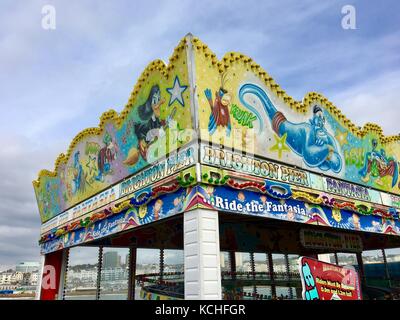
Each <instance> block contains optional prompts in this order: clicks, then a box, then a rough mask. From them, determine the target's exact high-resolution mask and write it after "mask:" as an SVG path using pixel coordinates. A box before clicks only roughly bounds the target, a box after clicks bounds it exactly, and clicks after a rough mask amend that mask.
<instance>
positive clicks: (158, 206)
mask: <svg viewBox="0 0 400 320" xmlns="http://www.w3.org/2000/svg"><path fill="white" fill-rule="evenodd" d="M398 159H400V137H399V136H391V137H385V136H384V135H383V133H382V129H381V128H380V127H379V126H377V125H375V124H370V123H368V124H366V125H365V126H364V127H363V128H359V127H357V126H356V125H354V124H353V123H352V122H351V121H350V120H349V119H347V118H346V116H345V115H344V114H343V113H342V112H341V111H340V110H339V109H338V108H337V107H336V106H334V105H333V104H332V103H331V102H330V101H329V100H328V99H327V98H325V97H324V96H323V95H322V94H319V93H315V92H311V93H308V94H306V95H305V97H304V99H303V100H302V101H296V100H294V99H293V98H291V97H290V96H289V95H288V94H287V93H286V92H285V91H284V90H283V89H282V88H281V87H280V86H279V85H278V84H277V83H275V81H274V80H273V79H272V78H271V77H270V76H269V74H268V73H267V72H266V71H265V70H263V69H262V67H260V66H259V65H258V64H257V63H256V62H254V61H253V60H252V59H251V58H249V57H247V56H245V55H244V54H241V53H236V52H230V53H227V54H226V55H225V56H224V57H223V58H222V59H221V60H218V59H217V57H216V55H215V54H214V53H213V52H212V51H211V50H210V49H209V48H208V47H207V45H205V44H204V43H202V42H201V41H200V40H199V39H198V38H196V37H193V36H192V35H190V34H189V35H187V36H186V37H184V38H183V39H182V40H181V41H180V43H179V44H178V46H177V47H176V48H175V50H174V52H173V54H172V56H171V57H170V59H169V61H168V64H167V65H165V64H164V62H162V61H160V60H155V61H153V62H151V63H150V64H149V65H148V66H147V67H146V68H145V69H144V71H143V73H142V74H141V76H140V78H139V80H138V81H137V83H136V85H135V87H134V89H133V91H132V94H131V96H130V97H129V99H128V102H127V104H126V106H125V108H124V109H123V110H122V111H121V112H120V113H118V112H117V111H114V110H109V111H107V112H105V113H103V114H102V115H101V117H100V123H99V126H98V127H96V128H88V129H85V130H83V131H82V132H80V133H79V134H78V135H76V137H75V138H74V139H73V141H72V142H71V144H70V146H69V148H68V149H67V152H66V153H65V154H61V155H60V156H59V157H58V158H57V160H56V162H55V168H54V170H53V171H48V170H42V171H41V172H40V173H39V176H38V179H37V180H36V181H34V182H33V186H34V190H35V194H36V198H37V203H38V207H39V213H40V218H41V221H42V228H41V237H40V243H41V248H42V253H48V252H52V251H55V250H59V249H62V248H67V247H70V246H74V245H78V244H83V243H85V242H90V241H93V240H95V239H100V238H104V237H107V236H109V235H111V234H115V233H118V232H121V231H124V230H129V229H132V228H136V227H138V226H141V225H145V224H148V223H152V222H153V221H156V220H161V219H164V218H167V217H169V216H172V215H176V214H179V213H182V212H185V211H187V210H191V209H193V208H197V207H202V208H210V209H213V210H218V211H226V212H227V213H235V214H244V215H254V216H260V217H266V218H270V219H280V220H287V221H295V222H297V223H303V224H313V225H323V226H328V227H332V228H336V229H342V230H343V229H346V230H357V231H360V232H369V233H380V234H388V235H391V236H392V237H395V236H398V235H400V222H399V220H398V211H399V210H400V182H399V162H398Z"/></svg>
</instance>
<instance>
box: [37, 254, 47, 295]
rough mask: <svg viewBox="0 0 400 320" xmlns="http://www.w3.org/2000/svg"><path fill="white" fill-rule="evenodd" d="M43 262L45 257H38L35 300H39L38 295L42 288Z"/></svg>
mask: <svg viewBox="0 0 400 320" xmlns="http://www.w3.org/2000/svg"><path fill="white" fill-rule="evenodd" d="M44 261H45V257H44V255H42V256H41V257H40V267H39V272H38V276H39V277H38V278H39V279H38V283H37V286H36V292H35V300H40V295H41V293H42V290H41V288H42V279H43V277H42V276H41V275H42V274H43V269H44Z"/></svg>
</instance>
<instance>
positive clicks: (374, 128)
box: [192, 37, 400, 144]
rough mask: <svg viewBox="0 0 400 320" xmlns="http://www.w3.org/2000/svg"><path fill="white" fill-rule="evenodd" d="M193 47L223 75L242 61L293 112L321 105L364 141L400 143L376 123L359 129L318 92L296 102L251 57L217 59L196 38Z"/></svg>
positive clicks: (231, 55)
mask: <svg viewBox="0 0 400 320" xmlns="http://www.w3.org/2000/svg"><path fill="white" fill-rule="evenodd" d="M192 43H193V47H194V49H195V50H197V52H198V53H200V54H204V56H205V57H206V58H207V59H209V60H211V63H212V65H217V66H218V69H219V72H220V73H221V74H222V73H224V72H226V71H227V70H228V69H229V67H230V66H232V65H233V64H234V63H235V62H238V61H241V62H244V63H246V64H248V65H249V67H250V68H251V70H252V71H253V72H254V73H255V74H256V75H257V72H258V77H259V79H260V80H262V81H263V82H264V84H265V85H266V86H267V87H268V88H269V89H270V90H271V91H272V92H274V93H275V94H276V95H277V97H278V98H280V99H282V100H283V102H284V103H285V104H286V105H288V106H289V107H290V108H291V109H292V110H295V111H297V112H298V113H304V114H305V113H307V112H308V111H309V110H310V108H311V105H313V104H314V103H319V104H320V105H322V106H323V107H324V108H325V109H326V110H328V111H329V112H330V114H331V115H332V116H333V118H335V119H336V120H337V121H338V122H339V123H341V124H342V126H343V127H344V128H346V129H347V130H349V131H350V132H351V133H352V134H353V135H355V136H356V137H358V138H360V139H362V138H363V137H364V136H365V135H367V134H368V133H375V134H377V136H378V139H379V141H380V143H381V144H386V143H390V142H400V134H399V135H395V136H384V135H383V130H382V128H381V127H380V126H378V125H377V124H374V123H366V124H365V125H364V127H363V128H359V127H357V126H356V125H355V124H354V123H353V122H351V121H350V120H349V119H348V118H347V117H346V116H345V115H344V114H343V113H342V112H341V111H340V110H339V108H338V107H336V106H335V105H334V104H333V103H332V102H330V101H329V100H328V99H327V98H326V97H325V96H324V95H322V94H320V93H317V92H309V93H307V94H306V95H305V96H304V98H303V101H296V100H294V99H293V98H292V97H291V96H289V95H288V94H287V93H286V92H285V90H283V89H282V88H281V87H280V86H279V84H277V83H276V82H275V81H274V79H273V78H272V77H271V76H270V75H269V74H268V73H267V72H266V71H265V70H264V69H263V68H262V67H261V66H260V65H258V64H257V63H256V62H254V61H253V60H252V59H251V58H250V57H248V56H246V55H244V54H242V53H239V52H228V53H226V54H225V55H224V57H223V58H222V59H221V60H218V59H217V56H216V54H215V53H214V52H213V51H211V50H210V49H209V48H208V46H207V45H206V44H204V43H203V42H202V41H201V40H200V39H199V38H196V37H194V38H193V40H192Z"/></svg>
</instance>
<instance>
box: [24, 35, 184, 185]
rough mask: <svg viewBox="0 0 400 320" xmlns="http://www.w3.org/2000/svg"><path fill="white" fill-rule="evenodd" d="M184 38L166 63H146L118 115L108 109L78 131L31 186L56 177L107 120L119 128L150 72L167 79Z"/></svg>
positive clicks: (102, 128) (99, 131)
mask: <svg viewBox="0 0 400 320" xmlns="http://www.w3.org/2000/svg"><path fill="white" fill-rule="evenodd" d="M186 42H187V41H186V38H183V39H182V40H181V41H180V42H179V44H178V45H177V46H176V47H175V49H174V51H173V53H172V55H171V56H170V58H169V60H168V64H167V65H166V64H165V63H164V62H163V61H162V60H159V59H157V60H154V61H152V62H151V63H150V64H148V65H147V67H146V68H145V69H144V71H143V72H142V74H141V75H140V77H139V79H138V81H137V82H136V85H135V86H134V88H133V90H132V92H131V95H130V97H129V100H128V102H127V104H126V105H125V107H124V109H123V110H122V111H121V113H120V114H119V115H118V113H117V112H116V111H115V110H112V109H111V110H108V111H106V112H104V113H103V114H102V115H101V116H100V123H99V126H98V127H97V128H87V129H84V130H82V131H81V132H79V133H78V134H77V135H76V136H75V137H74V139H72V142H71V143H70V145H69V147H68V150H67V153H66V154H64V153H61V154H60V155H59V156H58V157H57V159H56V161H55V164H54V170H53V171H49V170H41V171H40V172H39V174H38V179H37V180H34V181H32V183H33V186H34V187H35V188H38V187H40V182H41V179H42V177H56V176H57V172H58V169H59V168H60V166H61V165H62V164H66V163H67V162H68V160H69V159H70V157H71V155H72V152H73V149H74V148H75V147H76V145H77V144H78V143H80V142H81V141H82V140H83V139H84V138H86V137H88V136H93V135H101V134H102V133H103V132H104V128H105V124H106V122H108V121H110V120H111V121H114V122H115V124H116V126H117V128H120V127H121V125H122V123H123V122H124V120H125V119H126V118H127V116H128V114H129V112H130V111H131V110H132V108H133V106H134V105H135V103H136V99H137V97H138V94H139V92H140V90H141V89H142V87H143V84H144V83H145V82H146V81H147V79H148V78H149V76H150V74H151V73H152V72H153V71H159V72H160V73H161V76H163V77H165V78H166V79H168V77H169V73H170V71H172V70H173V69H174V68H175V62H176V61H177V60H178V59H179V58H180V57H181V55H182V53H184V52H185V47H186Z"/></svg>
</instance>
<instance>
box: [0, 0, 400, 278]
mask: <svg viewBox="0 0 400 320" xmlns="http://www.w3.org/2000/svg"><path fill="white" fill-rule="evenodd" d="M46 4H50V5H53V6H54V7H55V9H56V29H55V30H51V31H49V30H44V29H43V28H42V26H41V19H42V14H41V9H42V7H43V5H46ZM347 4H350V5H353V6H354V7H355V8H356V26H357V29H356V30H344V29H343V28H342V27H341V19H342V17H343V15H342V13H341V9H342V7H343V6H344V5H347ZM188 32H191V33H193V34H194V35H195V36H198V37H199V38H200V39H202V41H204V42H205V43H207V44H208V45H209V47H210V48H211V49H212V50H214V51H215V52H216V54H217V55H218V57H222V56H223V55H224V53H225V52H228V51H240V52H243V53H245V54H246V55H248V56H250V57H252V58H253V59H254V60H255V61H256V62H257V63H259V64H260V65H262V66H263V67H264V69H266V70H267V71H268V72H269V74H270V75H271V76H272V77H273V78H274V79H275V80H276V81H277V82H278V83H279V84H280V85H281V86H282V87H283V88H284V89H285V90H286V92H287V93H288V94H289V95H291V96H293V97H294V98H296V99H298V100H301V99H302V97H303V96H304V95H305V94H306V93H307V92H309V91H317V92H320V93H323V94H324V95H325V96H326V97H328V98H329V99H330V100H331V101H332V102H333V103H335V104H336V105H337V106H339V107H340V108H341V109H342V110H343V112H344V113H345V114H346V115H347V116H348V117H349V118H350V119H352V120H353V122H355V123H356V124H357V125H363V124H365V123H366V122H375V123H378V124H380V125H381V126H382V128H383V130H384V132H385V133H386V134H398V133H399V131H400V130H399V126H398V119H399V118H400V117H399V115H400V111H399V107H400V106H399V101H400V80H399V79H400V3H399V2H398V1H394V0H393V1H389V0H385V1H380V2H377V1H296V0H286V1H285V0H283V1H282V0H281V1H229V2H227V1H215V0H214V1H201V2H199V1H151V0H148V1H144V2H139V1H122V0H117V1H89V0H79V1H77V0H75V1H73V0H72V1H51V0H47V1H39V0H32V1H29V2H28V1H22V0H10V1H8V0H2V1H1V4H0V84H1V85H0V97H1V103H0V109H1V113H2V117H1V118H0V133H1V136H2V138H3V144H2V145H3V147H2V148H1V149H0V156H1V157H0V181H1V182H0V212H1V213H0V270H1V269H2V268H4V267H5V266H12V265H14V264H15V263H16V262H17V261H20V260H38V259H39V257H38V250H39V249H38V246H37V239H38V237H39V226H40V222H39V215H38V212H37V207H36V202H35V199H34V194H33V188H32V184H31V181H32V180H33V179H35V178H36V176H37V173H38V171H39V170H40V169H42V168H48V169H53V167H54V160H55V159H56V157H57V156H58V154H59V153H61V152H65V151H66V149H67V147H68V145H69V142H70V141H71V140H72V138H73V137H74V135H75V134H76V133H78V132H79V131H81V130H82V129H84V128H86V127H90V126H96V125H97V124H98V119H99V116H100V115H101V113H102V112H103V111H106V110H107V109H110V108H114V109H115V110H117V111H121V110H122V108H123V106H124V105H125V104H126V102H127V101H128V98H129V95H130V92H131V90H132V88H133V86H134V85H135V81H136V79H137V78H138V76H139V75H140V73H141V72H142V70H143V69H144V68H145V67H146V65H147V64H148V63H149V62H151V61H152V60H154V59H157V58H161V59H163V60H164V61H167V59H168V57H169V56H170V55H171V53H172V50H173V48H174V47H175V46H176V45H177V43H178V42H179V40H180V39H181V38H182V37H183V36H184V35H185V34H186V33H188ZM1 266H2V267H1Z"/></svg>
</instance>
